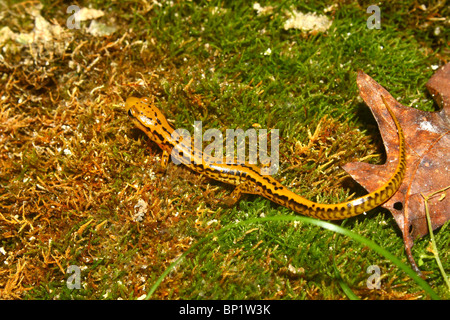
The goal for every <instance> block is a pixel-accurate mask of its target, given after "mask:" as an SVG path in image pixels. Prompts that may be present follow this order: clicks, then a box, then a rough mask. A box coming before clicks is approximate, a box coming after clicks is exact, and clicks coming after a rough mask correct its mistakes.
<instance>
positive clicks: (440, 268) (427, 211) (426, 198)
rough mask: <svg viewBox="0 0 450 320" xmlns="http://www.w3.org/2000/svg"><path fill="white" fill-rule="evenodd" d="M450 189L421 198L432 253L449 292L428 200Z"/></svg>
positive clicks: (449, 283)
mask: <svg viewBox="0 0 450 320" xmlns="http://www.w3.org/2000/svg"><path fill="white" fill-rule="evenodd" d="M448 188H450V186H447V187H445V188H443V189H441V190H438V191H436V192H433V193H431V194H430V195H428V196H424V195H423V194H422V193H421V196H422V197H423V199H424V200H425V214H426V216H427V224H428V232H429V233H430V240H431V246H432V248H433V250H432V251H433V255H434V258H435V260H436V263H437V265H438V267H439V270H440V271H441V274H442V277H443V278H444V281H445V283H446V284H447V287H448V289H449V291H450V281H449V279H448V277H447V275H446V273H445V270H444V267H443V266H442V263H441V259H440V258H439V253H438V250H437V246H436V241H435V240H434V234H433V227H432V226H431V218H430V212H429V210H428V200H429V199H430V198H431V197H433V196H434V195H436V194H438V193H440V192H444V191H445V190H447V189H448Z"/></svg>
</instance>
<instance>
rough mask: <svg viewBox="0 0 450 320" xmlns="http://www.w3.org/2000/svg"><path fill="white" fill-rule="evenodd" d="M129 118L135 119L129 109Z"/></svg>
mask: <svg viewBox="0 0 450 320" xmlns="http://www.w3.org/2000/svg"><path fill="white" fill-rule="evenodd" d="M128 116H129V117H130V118H134V116H133V112H132V111H131V108H130V109H128Z"/></svg>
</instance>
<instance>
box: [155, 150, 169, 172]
mask: <svg viewBox="0 0 450 320" xmlns="http://www.w3.org/2000/svg"><path fill="white" fill-rule="evenodd" d="M169 157H170V153H169V152H167V151H166V150H164V151H163V153H162V157H161V161H160V162H159V166H158V167H157V168H156V170H157V171H158V172H165V171H166V170H167V165H168V163H169Z"/></svg>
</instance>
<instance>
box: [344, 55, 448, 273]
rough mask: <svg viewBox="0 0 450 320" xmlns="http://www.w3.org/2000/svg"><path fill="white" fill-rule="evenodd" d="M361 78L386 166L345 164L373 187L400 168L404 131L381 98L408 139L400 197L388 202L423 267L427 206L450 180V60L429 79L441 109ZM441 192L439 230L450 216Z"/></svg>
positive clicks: (434, 210) (433, 211) (433, 213)
mask: <svg viewBox="0 0 450 320" xmlns="http://www.w3.org/2000/svg"><path fill="white" fill-rule="evenodd" d="M357 83H358V86H359V89H360V94H361V97H362V98H363V99H364V101H365V102H366V104H367V105H368V106H369V107H370V109H371V111H372V113H373V115H374V117H375V120H376V121H377V123H378V125H379V129H380V133H381V136H382V138H383V141H384V145H385V148H386V154H387V161H386V163H385V164H384V165H372V164H368V163H361V162H355V163H349V164H346V165H345V166H344V167H343V168H344V170H345V171H347V172H348V173H349V174H350V175H351V176H352V177H353V178H354V179H355V180H356V181H357V182H358V183H360V184H361V185H362V186H363V187H364V188H365V189H366V190H368V191H369V192H371V191H374V190H375V189H377V188H378V187H380V186H381V185H383V184H384V183H385V182H386V181H387V180H388V179H389V177H390V176H391V175H392V173H393V172H394V170H395V166H396V163H397V159H398V135H397V130H396V128H395V125H394V121H393V120H392V118H391V117H390V116H389V113H388V111H387V109H386V106H385V105H384V103H383V100H382V99H381V95H383V96H384V97H385V100H386V102H387V103H388V104H389V106H390V107H391V109H392V110H393V112H394V114H395V116H396V117H397V118H398V120H399V122H400V125H401V126H402V128H403V131H404V135H405V142H406V154H407V172H406V175H405V178H404V180H403V182H402V184H401V186H400V188H399V190H398V191H397V192H396V193H395V194H394V196H393V197H392V198H391V199H389V200H388V201H387V202H386V203H384V204H383V207H384V208H386V209H388V210H389V211H390V212H391V213H392V215H393V216H394V218H395V220H396V222H397V224H398V226H399V227H400V229H401V231H402V233H403V240H404V243H405V248H406V252H407V255H408V259H409V261H410V262H411V264H412V266H413V267H414V268H415V269H416V271H419V269H418V268H417V266H416V264H415V262H414V259H413V257H412V255H411V248H412V246H413V244H414V239H417V238H419V237H422V236H424V235H425V234H427V233H428V229H427V222H426V215H425V205H424V199H423V197H422V194H423V195H425V196H427V195H429V194H431V193H433V192H436V191H438V190H441V189H443V188H445V187H447V186H448V185H449V182H450V169H449V168H450V157H449V150H450V136H449V128H450V118H449V113H450V64H447V65H445V66H444V67H442V68H441V69H440V70H439V71H438V72H436V74H435V75H434V76H433V77H432V78H431V79H430V80H429V81H428V83H427V88H428V90H429V91H430V92H431V94H432V95H433V98H434V99H435V100H436V102H437V103H438V104H439V105H440V106H441V107H442V110H440V111H438V112H426V111H421V110H417V109H414V108H409V107H405V106H403V105H401V104H400V103H399V102H397V101H396V100H395V99H394V98H393V97H392V96H391V95H390V94H389V92H388V91H386V89H384V88H383V87H382V86H381V85H379V84H378V83H377V82H376V81H375V80H373V79H372V78H371V77H369V76H368V75H367V74H365V73H363V72H362V71H360V72H359V73H358V79H357ZM441 196H442V194H437V195H436V196H435V197H432V198H431V199H430V200H429V202H428V207H429V212H430V217H431V222H432V227H433V230H434V229H436V228H438V227H440V226H442V225H443V224H444V223H445V222H446V221H448V220H449V218H450V197H449V196H447V197H441Z"/></svg>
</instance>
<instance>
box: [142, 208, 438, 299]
mask: <svg viewBox="0 0 450 320" xmlns="http://www.w3.org/2000/svg"><path fill="white" fill-rule="evenodd" d="M268 221H284V222H291V221H301V222H305V223H309V224H313V225H316V226H319V227H321V228H324V229H326V230H329V231H333V232H336V233H339V234H342V235H345V236H348V237H350V238H352V239H353V240H355V241H358V242H360V243H361V244H363V245H365V246H367V247H369V248H371V249H372V250H374V251H375V252H377V253H379V254H380V255H382V256H384V257H385V258H386V259H388V260H390V261H391V262H392V263H393V264H395V265H396V266H397V267H398V268H400V269H401V270H403V271H404V272H405V273H406V274H407V275H409V276H410V277H411V278H412V279H413V280H414V281H415V282H416V283H417V284H418V285H419V286H421V287H422V289H423V290H424V291H425V292H426V293H427V294H428V295H429V296H430V297H431V299H435V300H439V299H440V297H439V296H438V295H437V294H436V293H435V292H434V291H433V289H432V288H431V287H430V286H429V285H428V283H427V282H426V281H424V280H423V279H422V278H420V277H419V276H418V275H417V274H416V272H415V271H414V270H412V269H411V268H410V267H409V266H407V265H406V264H404V263H403V262H402V261H400V259H398V258H397V257H396V256H394V255H393V254H391V253H390V252H389V251H387V250H385V249H383V248H382V247H380V246H379V245H378V244H376V243H375V242H373V241H372V240H369V239H366V238H364V237H362V236H360V235H359V234H357V233H355V232H352V231H350V230H347V229H345V228H342V227H340V226H337V225H335V224H332V223H329V222H326V221H321V220H317V219H314V218H309V217H302V216H274V217H264V218H252V219H247V220H245V221H240V222H238V223H236V224H229V225H227V226H225V227H223V228H222V229H220V230H217V231H215V232H213V233H211V234H210V235H208V236H206V237H204V238H203V239H201V240H199V241H198V242H197V243H196V244H194V245H193V246H191V247H190V248H189V249H188V250H186V252H184V253H183V254H182V255H181V256H180V257H179V258H178V259H177V260H176V261H174V262H173V263H172V264H171V265H170V266H169V267H168V268H167V269H166V270H165V271H164V272H163V273H162V274H161V275H160V276H159V278H158V279H157V280H156V282H155V283H154V284H153V286H152V287H151V288H150V290H149V292H148V294H147V296H146V299H150V298H151V296H152V295H153V293H154V292H155V291H156V289H157V288H158V286H159V285H160V284H161V282H162V281H163V280H164V278H165V277H166V276H167V275H168V274H169V273H170V271H171V270H172V269H173V268H174V267H175V266H176V265H177V264H178V263H180V262H181V260H182V259H183V258H184V257H186V256H187V255H188V254H189V253H190V252H191V251H193V250H194V249H195V248H196V247H197V246H198V245H200V244H202V243H203V242H205V241H206V240H209V239H211V238H212V237H215V236H217V235H219V234H220V233H223V232H225V231H227V230H229V229H231V228H236V227H239V226H242V225H247V224H251V223H263V222H268ZM341 287H342V286H341ZM344 287H345V286H344ZM343 290H344V292H345V289H344V288H343ZM350 291H351V290H350ZM346 294H347V292H346ZM354 296H355V295H354V293H353V292H350V296H349V298H354Z"/></svg>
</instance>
